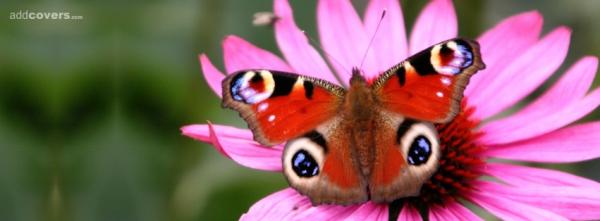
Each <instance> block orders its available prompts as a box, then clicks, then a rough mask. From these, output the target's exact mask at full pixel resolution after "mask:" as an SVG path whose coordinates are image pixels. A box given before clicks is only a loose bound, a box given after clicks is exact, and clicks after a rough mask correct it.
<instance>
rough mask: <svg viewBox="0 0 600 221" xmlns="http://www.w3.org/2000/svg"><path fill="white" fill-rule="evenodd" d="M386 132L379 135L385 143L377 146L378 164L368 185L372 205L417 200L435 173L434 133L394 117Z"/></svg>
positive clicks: (430, 128)
mask: <svg viewBox="0 0 600 221" xmlns="http://www.w3.org/2000/svg"><path fill="white" fill-rule="evenodd" d="M388 116H396V115H394V114H388ZM386 129H387V132H383V133H384V134H385V136H386V137H388V139H387V140H385V141H381V142H379V146H378V149H380V151H379V152H380V153H382V154H379V155H376V159H377V161H378V163H379V164H378V165H377V164H376V165H375V168H374V169H373V175H372V176H371V178H370V181H369V184H370V185H371V186H370V188H371V199H372V200H373V201H375V202H391V201H393V200H396V199H398V198H402V197H411V196H417V195H418V194H419V193H420V190H421V187H422V186H423V184H424V183H425V182H426V181H427V180H429V179H430V177H431V176H432V175H433V173H435V171H436V170H437V168H438V166H439V159H440V154H441V153H440V145H439V140H438V135H437V131H436V130H435V127H434V126H433V125H432V124H431V123H428V122H423V121H416V120H412V119H407V118H400V117H396V118H395V119H394V120H393V121H390V124H388V125H386ZM389 137H392V138H395V139H389ZM384 153H385V154H384ZM390 156H391V157H390Z"/></svg>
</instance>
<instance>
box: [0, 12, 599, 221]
mask: <svg viewBox="0 0 600 221" xmlns="http://www.w3.org/2000/svg"><path fill="white" fill-rule="evenodd" d="M353 2H354V3H355V6H356V7H357V8H358V9H359V12H360V13H361V14H362V11H363V9H364V7H365V4H366V2H365V1H353ZM291 3H292V6H293V7H294V10H295V15H296V19H297V23H298V25H299V26H300V27H302V28H303V29H305V30H307V32H308V33H309V34H310V35H311V36H315V38H316V36H317V33H316V31H315V12H314V10H315V5H316V3H315V2H313V1H292V2H291ZM425 3H426V2H425V1H402V4H403V6H404V13H405V20H406V21H407V30H410V27H411V26H412V22H413V21H414V19H415V17H416V15H417V14H418V12H419V11H420V9H421V8H422V7H423V5H424V4H425ZM0 6H1V7H0V8H1V9H0V14H1V15H2V16H3V18H2V19H0V220H111V221H112V220H149V221H152V220H233V219H237V218H238V217H239V215H240V214H242V213H243V212H244V211H246V210H247V209H248V208H249V207H250V206H251V205H252V203H253V202H255V201H257V200H258V199H260V198H262V197H264V196H266V195H267V194H269V193H271V192H274V191H276V190H279V189H281V188H284V187H286V182H285V180H284V179H283V176H282V175H280V174H277V173H269V172H260V171H255V170H251V169H247V168H244V167H241V166H239V165H237V164H235V163H234V162H232V161H231V160H228V159H226V158H224V157H222V156H221V155H219V154H218V153H217V152H216V151H215V150H214V149H213V148H211V147H210V146H208V145H206V144H202V143H199V142H195V141H193V140H192V139H190V138H187V137H183V136H181V135H180V132H179V128H180V127H181V126H182V125H186V124H193V123H205V122H206V121H207V120H210V121H212V122H214V123H220V124H232V125H237V126H239V127H244V125H245V124H244V123H243V122H242V121H241V119H240V118H238V117H237V114H236V113H234V112H232V111H229V110H227V111H226V110H222V109H221V108H220V100H219V99H218V98H217V97H216V96H215V95H214V94H213V92H212V91H210V89H208V87H207V85H206V83H205V82H204V79H203V78H202V76H201V71H200V66H199V63H198V60H197V55H198V54H199V53H201V52H205V53H208V55H209V56H210V57H211V59H212V60H213V62H215V63H216V65H217V66H218V67H223V66H222V56H221V48H220V44H221V39H222V38H223V37H224V36H225V35H228V34H236V35H239V36H241V37H243V38H245V39H247V40H249V41H250V42H253V43H254V44H256V45H258V46H260V47H263V48H266V49H268V50H271V51H274V52H276V53H278V54H279V52H278V50H277V46H276V44H275V42H274V37H273V30H272V29H270V28H268V27H254V26H252V25H251V20H252V15H253V14H254V13H255V12H259V11H270V10H271V9H272V2H271V1H270V0H256V1H249V0H237V1H233V0H228V1H217V0H212V1H211V0H177V1H160V0H154V1H128V2H124V1H59V0H56V1H52V0H46V1H44V0H41V1H2V2H0ZM455 6H456V10H457V11H458V17H459V27H460V34H461V35H462V36H466V37H473V38H474V37H476V36H478V34H479V33H481V32H482V31H484V30H486V29H487V28H489V27H491V26H492V25H493V24H495V23H496V22H498V21H499V20H500V19H502V18H504V17H507V16H510V15H512V14H514V13H518V12H523V11H527V10H532V9H538V10H540V11H541V13H542V14H543V15H544V17H545V25H544V28H545V29H544V30H546V31H548V30H549V29H551V28H553V27H556V26H558V25H567V26H569V27H571V28H572V29H573V37H572V41H571V42H572V43H571V50H570V52H569V57H568V58H567V61H566V63H565V64H567V65H563V66H562V68H561V70H564V69H565V68H566V67H567V66H568V64H572V62H573V61H574V60H576V59H578V58H580V57H581V56H583V55H586V54H593V55H600V14H599V13H597V11H598V9H600V1H594V0H582V1H568V0H561V1H558V0H552V1H542V0H537V1H527V2H524V1H523V2H522V1H517V0H512V1H473V0H469V1H467V0H460V1H457V2H456V3H455ZM19 10H23V11H24V10H29V11H42V12H70V13H71V15H82V16H83V19H82V20H10V19H9V14H10V12H18V11H19ZM559 73H562V72H559ZM555 80H556V76H554V77H553V78H552V80H551V81H555ZM598 82H599V81H598V80H596V83H595V84H594V85H595V86H597V85H598ZM545 87H547V85H546V86H545ZM539 92H540V90H538V91H536V93H535V94H534V95H533V97H535V96H536V95H537V94H539ZM598 116H599V114H598V112H596V113H595V115H593V116H589V117H587V118H586V120H588V121H589V120H593V119H598ZM595 148H598V147H595ZM554 168H559V169H562V170H567V171H570V172H573V173H576V174H578V175H582V176H586V177H590V178H593V179H596V180H598V179H600V172H599V171H600V163H598V162H593V161H590V162H585V163H580V164H575V165H568V166H559V167H557V166H554Z"/></svg>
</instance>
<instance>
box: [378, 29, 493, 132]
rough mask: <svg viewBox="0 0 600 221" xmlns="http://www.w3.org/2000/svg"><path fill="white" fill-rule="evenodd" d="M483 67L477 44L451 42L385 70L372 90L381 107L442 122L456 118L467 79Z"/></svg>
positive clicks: (418, 118)
mask: <svg viewBox="0 0 600 221" xmlns="http://www.w3.org/2000/svg"><path fill="white" fill-rule="evenodd" d="M483 68H485V65H484V64H483V62H482V60H481V54H480V52H479V45H478V44H477V42H475V41H469V40H463V39H454V40H449V41H445V42H442V43H439V44H437V45H434V46H432V47H430V48H428V49H425V50H424V51H422V52H420V53H418V54H416V55H414V56H412V57H410V58H408V59H407V60H406V61H404V62H402V63H400V64H398V65H396V66H395V67H393V68H391V69H389V70H388V71H386V72H385V73H384V74H382V76H381V77H379V78H378V79H377V80H376V81H375V83H374V86H373V87H374V89H375V91H376V93H377V95H378V96H379V98H380V100H381V102H382V104H383V106H384V108H386V109H388V110H390V111H393V112H396V113H398V114H402V115H404V116H406V117H408V118H413V119H417V120H424V121H430V122H435V123H444V122H448V121H450V120H451V119H452V118H454V116H456V114H457V113H458V111H459V110H458V109H459V107H460V101H461V99H462V97H463V92H464V89H465V87H466V85H467V83H468V82H469V78H470V77H471V76H472V75H473V74H475V72H477V71H478V70H481V69H483Z"/></svg>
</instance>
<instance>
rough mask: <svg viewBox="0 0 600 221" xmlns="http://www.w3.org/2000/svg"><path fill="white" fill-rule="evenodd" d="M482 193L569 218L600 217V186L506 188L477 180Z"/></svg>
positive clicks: (587, 218)
mask: <svg viewBox="0 0 600 221" xmlns="http://www.w3.org/2000/svg"><path fill="white" fill-rule="evenodd" d="M476 186H477V187H478V188H479V189H480V190H481V191H482V192H486V193H489V194H494V195H500V196H506V197H507V198H510V199H511V200H515V201H518V202H521V203H525V204H529V205H534V206H536V207H539V208H543V209H546V210H548V211H552V212H554V213H557V214H559V215H561V216H564V217H566V218H569V219H576V220H597V219H600V189H598V188H586V187H564V186H558V187H556V186H519V187H509V186H504V185H501V184H497V183H491V182H485V181H481V182H478V183H477V185H476Z"/></svg>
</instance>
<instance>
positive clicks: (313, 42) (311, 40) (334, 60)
mask: <svg viewBox="0 0 600 221" xmlns="http://www.w3.org/2000/svg"><path fill="white" fill-rule="evenodd" d="M302 33H303V34H304V36H306V38H308V40H309V41H310V43H311V44H312V45H314V46H315V47H317V48H318V49H319V50H321V51H322V52H323V54H325V55H327V57H329V58H330V59H331V61H333V62H335V63H336V64H337V65H338V66H339V67H341V68H343V69H344V71H346V72H348V73H350V71H349V70H348V69H346V67H344V65H342V63H341V62H340V61H338V60H337V59H335V57H333V56H331V54H329V53H327V51H325V49H323V48H322V47H321V46H320V44H318V43H317V41H316V40H315V39H314V38H312V37H310V36H309V35H308V34H306V32H305V31H304V30H302ZM333 75H334V76H335V78H336V79H337V80H338V81H339V82H341V83H342V84H344V83H345V82H343V81H342V80H341V78H340V76H338V74H337V73H336V72H335V71H334V72H333Z"/></svg>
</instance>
